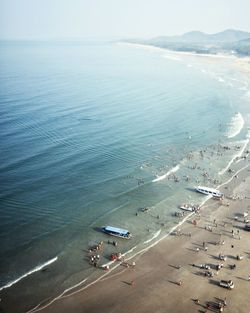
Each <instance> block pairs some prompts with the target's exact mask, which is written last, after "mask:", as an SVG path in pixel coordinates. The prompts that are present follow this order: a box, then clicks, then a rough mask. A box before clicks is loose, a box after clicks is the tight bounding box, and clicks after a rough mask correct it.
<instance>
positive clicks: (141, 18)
mask: <svg viewBox="0 0 250 313" xmlns="http://www.w3.org/2000/svg"><path fill="white" fill-rule="evenodd" d="M228 28H234V29H241V30H245V31H249V32H250V0H0V38H1V39H3V38H4V39H55V38H58V39H60V38H79V37H108V36H116V37H117V36H118V37H151V36H158V35H176V34H181V33H184V32H187V31H190V30H201V31H204V32H208V33H215V32H218V31H222V30H225V29H228Z"/></svg>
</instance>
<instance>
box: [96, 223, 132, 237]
mask: <svg viewBox="0 0 250 313" xmlns="http://www.w3.org/2000/svg"><path fill="white" fill-rule="evenodd" d="M102 231H103V232H104V233H106V234H108V235H111V236H115V237H119V238H124V239H130V238H131V237H132V235H131V234H130V232H129V231H128V230H126V229H122V228H117V227H113V226H104V227H102Z"/></svg>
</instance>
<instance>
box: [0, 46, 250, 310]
mask: <svg viewBox="0 0 250 313" xmlns="http://www.w3.org/2000/svg"><path fill="white" fill-rule="evenodd" d="M232 63H233V62H232V59H231V58H213V57H197V56H187V55H182V54H175V53H170V52H167V51H164V50H159V49H153V48H152V49H151V48H149V49H144V48H143V47H138V46H136V45H126V44H114V43H103V42H102V43H100V42H94V41H93V42H85V43H83V42H81V43H80V42H54V43H52V42H50V43H49V42H1V44H0V67H1V76H0V127H1V132H0V145H1V154H0V169H1V172H0V173H1V189H0V214H1V220H0V240H1V250H0V271H1V272H0V290H1V293H3V292H6V291H7V290H8V291H9V290H11V289H13V288H15V294H14V295H13V297H14V298H15V297H16V298H18V297H21V296H22V300H23V301H26V303H27V307H26V308H25V309H28V308H29V309H31V308H32V307H33V306H35V305H37V304H38V303H40V302H41V301H42V300H44V299H47V298H49V299H51V300H52V299H53V298H55V297H57V296H58V295H60V294H62V292H63V291H65V290H68V289H69V288H71V287H72V286H74V285H79V286H80V285H81V284H79V283H80V282H83V284H82V285H84V284H86V283H88V281H89V282H90V281H91V280H94V279H97V278H98V277H99V276H100V275H103V271H102V270H99V269H95V268H93V266H91V265H90V264H89V262H88V253H87V250H88V248H89V246H92V245H94V244H95V243H97V242H99V241H104V243H107V241H108V239H110V238H109V237H107V236H106V235H105V234H103V233H101V232H100V231H99V228H100V227H102V226H103V225H112V226H117V227H121V228H125V229H129V231H130V232H131V233H132V234H133V238H132V239H131V240H129V241H122V240H118V247H117V248H114V247H113V246H112V245H105V249H104V251H103V252H101V260H100V264H101V265H102V264H106V263H108V262H109V255H110V253H111V252H122V254H124V255H125V258H129V257H131V256H132V255H133V254H135V253H138V252H139V251H141V250H142V249H147V248H148V246H149V245H151V244H154V243H155V242H157V240H159V239H160V238H161V237H163V236H165V235H166V234H167V232H168V231H169V230H170V229H171V228H172V227H173V226H176V225H178V223H179V222H180V220H178V219H177V218H176V217H174V216H173V213H174V212H176V211H178V206H179V205H180V204H181V203H183V202H188V203H201V202H202V201H203V200H204V197H203V196H202V195H199V194H197V193H195V192H193V188H194V186H196V185H197V184H201V185H204V184H205V185H207V186H212V187H217V186H219V185H220V184H222V183H223V182H225V181H226V180H228V179H230V175H232V174H229V173H228V171H227V169H228V168H229V167H231V168H233V169H235V170H237V168H238V167H240V165H241V162H240V161H241V159H240V157H241V156H242V154H243V150H244V149H245V148H246V147H247V144H248V141H249V122H250V116H249V102H250V79H249V77H247V76H246V74H244V73H242V72H240V71H239V70H238V69H237V68H236V67H235V66H234V65H233V64H232ZM201 151H203V152H201ZM235 157H238V158H237V159H235ZM206 173H207V174H206ZM187 177H188V178H187ZM145 207H147V208H149V210H148V213H143V212H141V211H140V208H145ZM136 213H138V215H136ZM111 266H112V265H111ZM42 269H43V270H42ZM85 279H87V280H86V281H85ZM20 283H22V286H25V288H21V287H20ZM34 286H36V288H35V290H34ZM13 290H14V289H13ZM10 292H11V291H10ZM17 310H18V309H17Z"/></svg>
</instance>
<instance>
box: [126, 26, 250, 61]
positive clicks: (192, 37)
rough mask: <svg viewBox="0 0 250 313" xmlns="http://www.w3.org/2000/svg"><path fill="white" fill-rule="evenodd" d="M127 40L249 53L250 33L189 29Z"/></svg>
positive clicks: (194, 49) (173, 47) (175, 47)
mask: <svg viewBox="0 0 250 313" xmlns="http://www.w3.org/2000/svg"><path fill="white" fill-rule="evenodd" d="M129 42H136V43H142V44H147V45H153V46H156V47H161V48H167V49H171V50H177V51H192V52H196V53H212V54H215V53H219V52H226V53H238V54H240V55H250V33H249V32H244V31H240V30H234V29H227V30H225V31H222V32H219V33H216V34H206V33H203V32H200V31H191V32H188V33H185V34H183V35H181V36H161V37H155V38H151V39H148V40H130V41H129Z"/></svg>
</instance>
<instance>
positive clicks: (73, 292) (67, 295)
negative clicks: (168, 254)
mask: <svg viewBox="0 0 250 313" xmlns="http://www.w3.org/2000/svg"><path fill="white" fill-rule="evenodd" d="M163 50H164V52H165V49H163ZM192 56H195V57H196V56H199V55H197V54H194V55H192ZM208 57H210V55H208ZM247 144H248V143H247ZM245 148H246V147H245ZM242 153H243V151H242ZM242 153H241V155H242ZM236 156H237V155H236ZM234 159H235V158H234ZM234 159H232V161H231V163H232V162H233V161H234ZM239 161H240V160H239ZM243 162H244V163H245V161H243ZM243 162H240V163H241V164H242V163H243ZM231 163H230V164H229V165H228V166H227V167H226V168H225V170H224V171H226V170H227V169H228V167H229V166H230V165H231ZM174 169H175V167H174V168H173V170H171V172H172V171H173V172H175V170H174ZM246 171H247V170H246ZM167 176H168V173H166V174H164V175H162V176H159V177H157V178H156V179H154V180H153V181H152V182H154V181H156V182H157V181H158V180H161V179H165V178H166V177H167ZM233 177H234V176H232V178H230V182H228V183H231V180H234V179H233ZM209 203H210V201H209ZM213 204H214V203H212V205H213ZM205 207H207V205H205ZM204 209H205V208H204ZM209 209H210V208H209V205H208V210H209ZM213 209H214V208H211V210H212V211H211V212H213ZM206 210H207V209H206ZM207 212H208V211H207ZM187 220H188V218H186V219H185V220H184V221H182V223H184V226H183V229H184V232H188V230H187V231H186V228H187V229H188V226H190V225H189V224H190V221H189V220H188V221H187ZM178 227H180V225H179V224H178V225H177V226H176V227H174V228H172V231H173V230H174V229H176V228H178ZM192 229H193V228H192ZM163 232H164V230H163V231H162V233H163ZM165 232H166V230H165ZM169 234H170V232H168V233H166V234H165V233H164V239H163V240H162V238H161V239H160V240H159V241H157V242H154V241H152V244H151V242H150V246H149V247H147V248H145V251H140V252H138V253H137V254H136V255H134V256H133V257H130V258H126V261H129V262H132V261H133V260H135V261H136V264H137V265H136V268H135V269H134V273H136V271H137V268H138V267H139V268H140V269H142V273H141V274H140V271H139V275H142V276H144V275H145V273H147V268H150V267H151V263H152V262H153V256H152V255H151V251H150V250H151V249H152V250H153V252H154V251H157V252H156V253H159V256H160V258H162V259H163V260H165V262H167V261H168V259H165V256H164V255H162V253H161V251H158V249H159V248H158V245H160V246H161V247H162V249H163V250H165V251H170V250H171V249H172V250H174V249H175V248H176V246H179V242H177V245H176V241H177V240H175V239H176V238H172V236H169ZM161 235H162V234H161ZM192 238H193V236H192ZM153 239H154V238H153ZM153 239H151V240H153ZM151 240H149V241H151ZM170 240H171V242H172V243H168V242H169V241H170ZM173 242H174V243H173ZM168 245H169V246H168ZM181 247H182V246H179V249H181ZM169 249H170V250H169ZM184 249H186V248H184ZM187 249H188V248H187ZM129 252H130V251H128V252H126V253H129ZM148 254H150V257H149V256H148ZM144 255H145V256H147V258H151V263H149V264H147V265H146V267H143V266H141V262H142V264H144ZM184 257H186V255H185V256H184ZM146 260H147V259H146V258H145V262H146ZM170 261H171V259H170ZM170 261H169V262H170ZM157 262H158V260H157ZM160 264H162V266H163V267H164V266H168V265H167V263H163V261H162V262H161V263H160ZM164 264H165V265H164ZM123 270H124V272H126V277H128V276H127V275H128V274H129V273H127V272H128V269H126V268H125V269H124V268H123V267H122V266H121V265H120V264H119V263H117V264H116V265H115V268H114V269H113V268H112V271H110V272H106V273H105V272H103V271H101V272H99V273H98V274H100V273H101V274H100V275H102V277H100V278H98V279H96V280H94V281H92V282H90V281H89V280H87V281H86V282H85V280H82V281H81V282H79V283H78V284H77V285H75V286H73V287H70V288H68V289H66V290H64V292H63V293H61V294H60V295H59V296H57V297H56V298H55V299H51V300H48V301H51V305H49V306H48V307H47V308H46V309H49V310H50V307H51V312H54V311H53V308H54V305H55V306H57V303H59V302H60V301H64V300H65V301H71V300H72V301H73V302H74V301H75V300H76V301H78V298H77V296H78V295H79V297H80V295H83V294H84V293H85V292H86V293H88V296H87V302H88V301H89V300H88V297H90V294H89V292H88V290H89V289H90V288H93V289H92V290H93V292H97V296H98V295H99V292H100V293H102V291H101V290H99V289H98V288H99V287H96V286H98V285H99V284H102V286H104V287H102V288H106V287H105V283H104V285H103V283H102V282H103V281H104V282H108V284H110V280H112V277H116V276H121V275H123ZM129 270H130V272H131V269H129ZM172 270H173V268H172ZM103 273H104V274H103ZM166 274H167V275H168V271H167V272H166ZM150 275H151V274H150ZM157 275H158V274H157ZM169 275H170V274H169ZM150 277H151V276H150ZM159 278H160V276H159ZM32 279H33V278H31V282H32ZM124 281H125V280H124ZM145 281H147V280H145ZM152 281H154V277H152ZM127 282H128V283H129V280H127ZM147 282H148V281H147ZM116 283H118V284H119V283H120V280H119V279H118V280H117V281H116ZM124 284H125V283H124ZM149 284H150V282H149ZM154 284H157V282H156V281H154ZM127 285H128V284H127ZM136 285H138V284H137V281H136ZM22 286H23V285H22V283H21V287H22ZM24 286H25V284H24ZM162 287H164V286H162ZM95 288H97V289H95ZM113 288H114V289H115V286H113ZM80 290H82V291H80ZM96 290H97V291H96ZM120 291H121V292H122V289H120ZM9 292H10V294H11V293H12V294H13V293H15V288H14V290H13V291H9V290H8V291H7V293H9ZM167 292H168V290H167ZM156 296H157V295H156ZM75 297H76V298H75ZM84 297H85V296H84ZM107 297H109V291H107ZM112 297H113V295H112ZM71 298H72V299H71ZM9 301H11V298H9ZM46 301H47V300H46V299H45V302H44V303H46ZM93 301H94V298H93ZM120 301H124V299H122V298H121V299H120ZM33 302H34V303H36V305H38V302H36V301H35V300H34V301H33ZM104 302H105V301H104ZM4 303H5V300H4V297H3V305H4ZM80 305H85V304H83V303H82V302H81V301H80V303H79V306H80ZM101 305H102V304H101ZM7 307H8V306H7ZM26 307H27V306H26ZM41 307H43V305H42V306H41ZM142 307H143V305H142ZM31 308H33V307H32V306H31ZM17 309H18V308H16V310H17ZM46 309H45V310H39V311H46ZM68 309H69V310H71V307H70V306H69V307H68ZM95 309H96V310H97V311H98V308H97V307H96V308H95ZM134 309H135V308H134ZM60 310H61V311H62V307H61V309H60ZM60 310H59V309H58V312H60ZM87 310H90V312H91V310H92V308H91V305H90V307H89V308H88V309H87ZM117 310H118V309H117ZM152 310H153V311H154V308H152ZM8 311H9V309H7V312H8ZM31 311H33V310H31ZM31 311H30V312H31ZM34 311H37V310H34ZM94 311H95V310H94V309H93V312H94ZM135 311H136V310H135ZM145 311H146V308H145ZM13 312H14V311H13ZM20 312H21V311H20ZM76 312H77V309H76ZM107 312H108V310H107Z"/></svg>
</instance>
